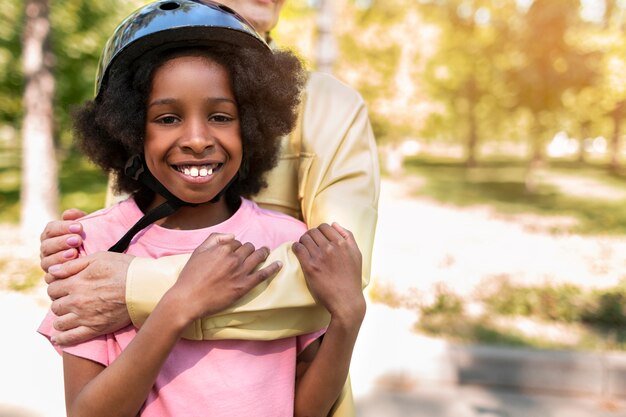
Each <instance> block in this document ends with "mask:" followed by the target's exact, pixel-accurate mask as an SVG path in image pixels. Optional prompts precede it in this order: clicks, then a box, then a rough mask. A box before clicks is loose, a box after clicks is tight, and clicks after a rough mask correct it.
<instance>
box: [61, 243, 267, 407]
mask: <svg viewBox="0 0 626 417" xmlns="http://www.w3.org/2000/svg"><path fill="white" fill-rule="evenodd" d="M268 253H269V251H268V250H267V249H266V248H261V249H259V250H255V249H254V247H253V246H252V245H251V244H249V243H247V244H244V245H242V244H241V243H239V242H238V241H236V240H235V239H234V237H233V236H232V235H220V234H213V235H211V237H210V238H209V239H208V240H207V241H206V242H205V243H203V245H201V246H200V247H199V248H198V249H196V250H195V251H194V253H193V255H192V257H191V258H190V260H189V262H188V263H187V265H186V266H185V268H184V269H183V271H182V272H181V275H180V277H179V279H178V281H177V283H176V284H175V285H174V287H172V289H170V290H169V291H168V292H167V293H166V294H165V296H164V297H163V299H162V300H161V301H160V302H159V304H158V305H157V307H156V308H155V310H154V312H153V313H152V315H150V317H149V318H148V320H147V321H146V323H145V324H144V326H142V328H141V330H140V331H139V332H138V333H137V335H136V336H135V338H134V339H133V340H132V342H131V343H130V344H129V345H128V347H127V348H126V349H124V351H123V352H122V354H121V355H120V356H119V357H118V358H117V359H116V360H115V361H113V363H112V364H111V365H110V366H108V367H106V368H104V367H102V366H101V365H99V364H96V363H94V362H91V361H90V360H87V359H83V358H79V357H76V356H73V355H71V354H69V353H64V355H63V367H64V372H65V386H66V389H65V395H66V405H67V410H68V416H72V417H73V416H88V417H98V416H107V417H111V416H133V417H134V416H136V415H137V413H138V412H139V410H140V409H141V406H142V405H143V403H144V401H145V399H146V398H147V396H148V394H149V392H150V389H151V388H152V386H153V385H154V382H155V380H156V378H157V375H158V374H159V372H160V370H161V367H162V366H163V363H164V362H165V360H166V359H167V357H168V355H169V354H170V352H171V351H172V349H173V348H174V346H175V345H176V343H177V342H178V340H179V339H180V337H181V334H182V333H183V330H184V329H185V327H186V326H187V325H188V324H189V323H191V322H193V321H194V320H197V319H198V318H200V317H203V316H204V315H207V314H214V313H216V312H218V311H221V310H223V309H224V308H226V307H227V306H229V305H231V304H232V303H233V302H235V301H236V300H238V299H239V298H241V297H242V296H243V295H245V294H246V293H247V292H248V291H250V289H252V288H253V287H254V286H255V285H257V284H258V283H260V282H261V281H263V280H265V279H267V278H269V277H270V276H271V275H273V274H274V273H275V272H276V271H277V270H278V268H279V265H278V264H272V265H271V266H270V267H268V268H264V269H260V270H258V271H254V269H255V268H256V266H257V265H258V264H259V263H260V262H262V261H263V260H264V259H265V258H266V257H267V254H268ZM204 269H209V270H211V271H212V274H211V276H210V277H208V278H207V277H206V276H205V275H203V274H199V273H198V271H199V270H204Z"/></svg>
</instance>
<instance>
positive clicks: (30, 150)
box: [20, 0, 59, 244]
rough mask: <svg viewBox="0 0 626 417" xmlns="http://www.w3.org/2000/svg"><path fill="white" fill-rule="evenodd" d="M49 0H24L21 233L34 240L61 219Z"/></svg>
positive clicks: (25, 237) (28, 239)
mask: <svg viewBox="0 0 626 417" xmlns="http://www.w3.org/2000/svg"><path fill="white" fill-rule="evenodd" d="M49 34H50V21H49V4H48V0H27V1H26V22H25V25H24V32H23V38H22V42H23V44H22V63H23V68H24V76H25V78H26V83H25V91H24V98H23V103H24V120H23V124H22V144H23V145H22V187H21V195H20V202H21V219H20V226H21V231H22V237H23V238H24V239H25V240H26V241H27V242H32V243H35V244H36V242H37V241H38V236H39V234H40V233H41V231H42V230H43V228H44V226H45V224H46V223H47V222H48V221H50V220H51V219H54V218H56V217H57V215H58V214H57V206H58V199H59V196H58V195H59V190H58V185H57V163H56V156H55V149H54V124H53V111H52V106H53V97H54V78H53V76H52V71H51V67H52V61H53V56H52V53H51V51H50V47H49V39H48V38H49Z"/></svg>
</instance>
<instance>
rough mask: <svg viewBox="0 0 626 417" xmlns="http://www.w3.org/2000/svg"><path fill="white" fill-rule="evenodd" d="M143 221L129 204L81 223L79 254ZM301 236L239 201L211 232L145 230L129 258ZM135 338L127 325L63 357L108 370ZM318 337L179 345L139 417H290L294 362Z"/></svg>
mask: <svg viewBox="0 0 626 417" xmlns="http://www.w3.org/2000/svg"><path fill="white" fill-rule="evenodd" d="M142 215H143V213H142V212H141V211H140V210H139V208H138V207H137V205H136V204H135V202H134V201H133V200H132V199H129V200H126V201H124V202H122V203H120V204H118V205H115V206H113V207H111V208H108V209H104V210H100V211H97V212H95V213H93V214H91V215H89V216H88V217H86V218H84V219H81V223H82V224H83V228H84V230H85V236H86V238H85V240H84V252H85V253H86V254H89V253H93V252H96V251H101V250H106V249H108V248H109V247H110V246H111V245H113V244H114V243H115V242H117V240H118V239H119V238H120V237H121V236H122V235H123V234H124V233H125V232H126V231H127V230H128V229H129V228H130V227H131V226H132V225H133V224H134V223H135V222H136V221H137V220H138V219H139V218H141V216H142ZM305 231H306V226H305V225H304V223H302V222H300V221H298V220H296V219H294V218H292V217H289V216H286V215H284V214H281V213H276V212H273V211H268V210H264V209H261V208H259V207H258V206H257V205H256V204H255V203H253V202H252V201H249V200H245V199H244V200H242V204H241V207H240V208H239V210H237V212H236V213H235V214H234V215H233V216H232V217H230V218H229V219H228V220H226V221H224V222H223V223H220V224H218V225H215V226H213V227H209V228H205V229H200V230H171V229H165V228H163V227H160V226H158V225H151V226H149V227H148V228H146V229H145V230H144V231H142V232H140V233H139V234H138V235H137V236H136V237H135V238H134V239H133V241H132V242H131V245H130V246H129V248H128V251H127V253H129V254H132V255H136V256H142V257H151V258H158V257H161V256H167V255H173V254H181V253H190V252H192V251H193V250H194V249H195V248H196V247H197V246H198V245H199V244H200V243H202V242H203V241H204V240H205V239H206V238H207V237H208V236H209V235H210V234H211V233H213V232H218V233H233V234H235V236H236V238H237V239H239V240H240V241H242V242H251V243H253V244H254V245H255V247H257V248H258V247H260V246H267V247H269V248H270V249H273V248H275V247H276V246H278V245H280V244H281V243H284V242H288V241H296V240H297V239H299V238H300V236H301V235H302V234H303V233H304V232H305ZM54 318H55V316H54V314H53V313H52V312H49V313H48V315H47V316H46V318H45V319H44V321H43V323H42V324H41V326H40V327H39V329H38V331H39V332H40V333H41V334H43V335H44V336H46V337H48V338H49V337H50V336H51V335H52V334H54V332H55V330H54V329H53V327H52V321H53V320H54ZM137 331H138V330H137V329H136V328H135V327H133V326H128V327H126V328H124V329H121V330H120V331H117V332H115V333H113V334H108V335H106V336H102V337H99V338H96V339H94V340H91V341H89V342H86V343H82V344H79V345H76V346H72V347H67V348H63V349H62V350H63V351H65V352H68V353H71V354H72V355H76V356H79V357H82V358H86V359H90V360H92V361H95V362H98V363H100V364H102V365H105V366H108V365H109V364H111V362H113V361H114V360H115V359H116V358H117V357H118V356H120V354H121V352H122V351H123V350H124V349H125V348H126V347H127V346H128V345H129V343H130V342H131V341H132V340H133V338H134V337H135V335H136V334H137ZM321 333H322V331H319V332H315V333H312V334H307V335H303V336H298V337H289V338H285V339H279V340H272V341H247V340H216V341H188V340H184V339H181V340H180V341H179V343H178V344H177V345H176V346H175V347H174V349H173V350H172V352H171V354H170V355H169V357H168V359H167V360H166V362H165V364H164V365H163V368H162V369H161V372H160V373H159V376H158V377H157V380H156V383H155V384H154V386H153V388H152V390H151V392H150V394H149V396H148V398H147V399H146V402H145V404H144V406H143V408H142V410H141V412H140V415H141V416H143V417H163V416H186V417H189V416H219V417H226V416H233V417H235V416H236V417H250V416H255V417H263V416H265V417H282V416H284V417H292V416H293V403H294V392H295V366H296V355H297V354H298V353H299V352H301V351H302V350H303V349H304V348H305V347H306V346H307V345H308V344H309V343H311V342H312V341H313V340H315V339H316V338H317V337H319V336H320V335H321ZM55 347H56V348H57V350H59V348H58V346H55ZM59 351H60V350H59Z"/></svg>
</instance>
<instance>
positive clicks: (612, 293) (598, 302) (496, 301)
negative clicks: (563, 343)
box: [481, 280, 626, 328]
mask: <svg viewBox="0 0 626 417" xmlns="http://www.w3.org/2000/svg"><path fill="white" fill-rule="evenodd" d="M490 287H491V288H490V289H489V290H488V291H487V292H485V293H483V294H482V296H481V301H482V302H483V303H484V304H485V306H486V307H487V309H488V311H489V312H490V313H493V314H501V315H507V316H527V317H535V318H538V319H542V320H550V321H557V322H565V323H574V322H580V323H584V324H589V325H594V326H612V327H616V328H618V327H620V326H623V325H624V324H626V307H625V306H626V282H625V283H622V284H621V285H618V286H614V287H609V288H604V289H594V290H583V289H581V288H580V287H577V286H575V285H572V284H561V285H541V286H539V285H537V286H523V285H519V284H513V283H511V282H509V281H508V280H500V281H498V282H496V283H495V284H494V283H490Z"/></svg>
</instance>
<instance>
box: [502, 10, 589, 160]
mask: <svg viewBox="0 0 626 417" xmlns="http://www.w3.org/2000/svg"><path fill="white" fill-rule="evenodd" d="M579 6H580V5H579V1H578V0H535V1H534V2H532V5H531V6H530V8H529V9H528V11H527V12H525V13H523V15H522V19H521V22H522V24H523V25H522V27H521V30H520V32H519V33H518V36H517V37H516V38H515V49H516V50H517V51H518V52H519V57H520V59H519V60H517V61H516V62H515V65H513V66H512V67H511V68H510V69H509V71H508V74H507V75H508V81H509V84H508V85H509V88H510V89H511V91H513V92H514V93H515V96H516V97H517V102H516V103H514V104H515V106H519V107H523V108H525V109H527V110H528V111H529V112H530V113H531V114H532V116H533V129H532V131H531V132H530V133H531V134H530V149H531V155H530V167H531V171H532V168H534V167H536V166H537V165H538V164H540V163H541V162H543V161H544V147H545V143H546V141H547V139H548V138H549V137H550V135H551V134H552V135H553V134H554V133H555V128H556V125H557V123H558V113H559V112H560V111H561V110H562V109H563V102H562V99H563V95H564V93H565V92H566V91H571V92H580V91H581V90H583V89H584V88H586V87H589V86H591V85H593V84H594V83H595V82H596V80H597V77H598V73H597V71H596V66H595V65H594V60H597V59H598V57H597V54H596V53H594V52H593V51H582V50H580V48H579V47H578V45H576V44H574V42H572V38H571V33H572V32H575V31H576V30H577V29H579V28H580V25H581V19H580V14H579V9H580V7H579ZM583 123H584V121H583Z"/></svg>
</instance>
